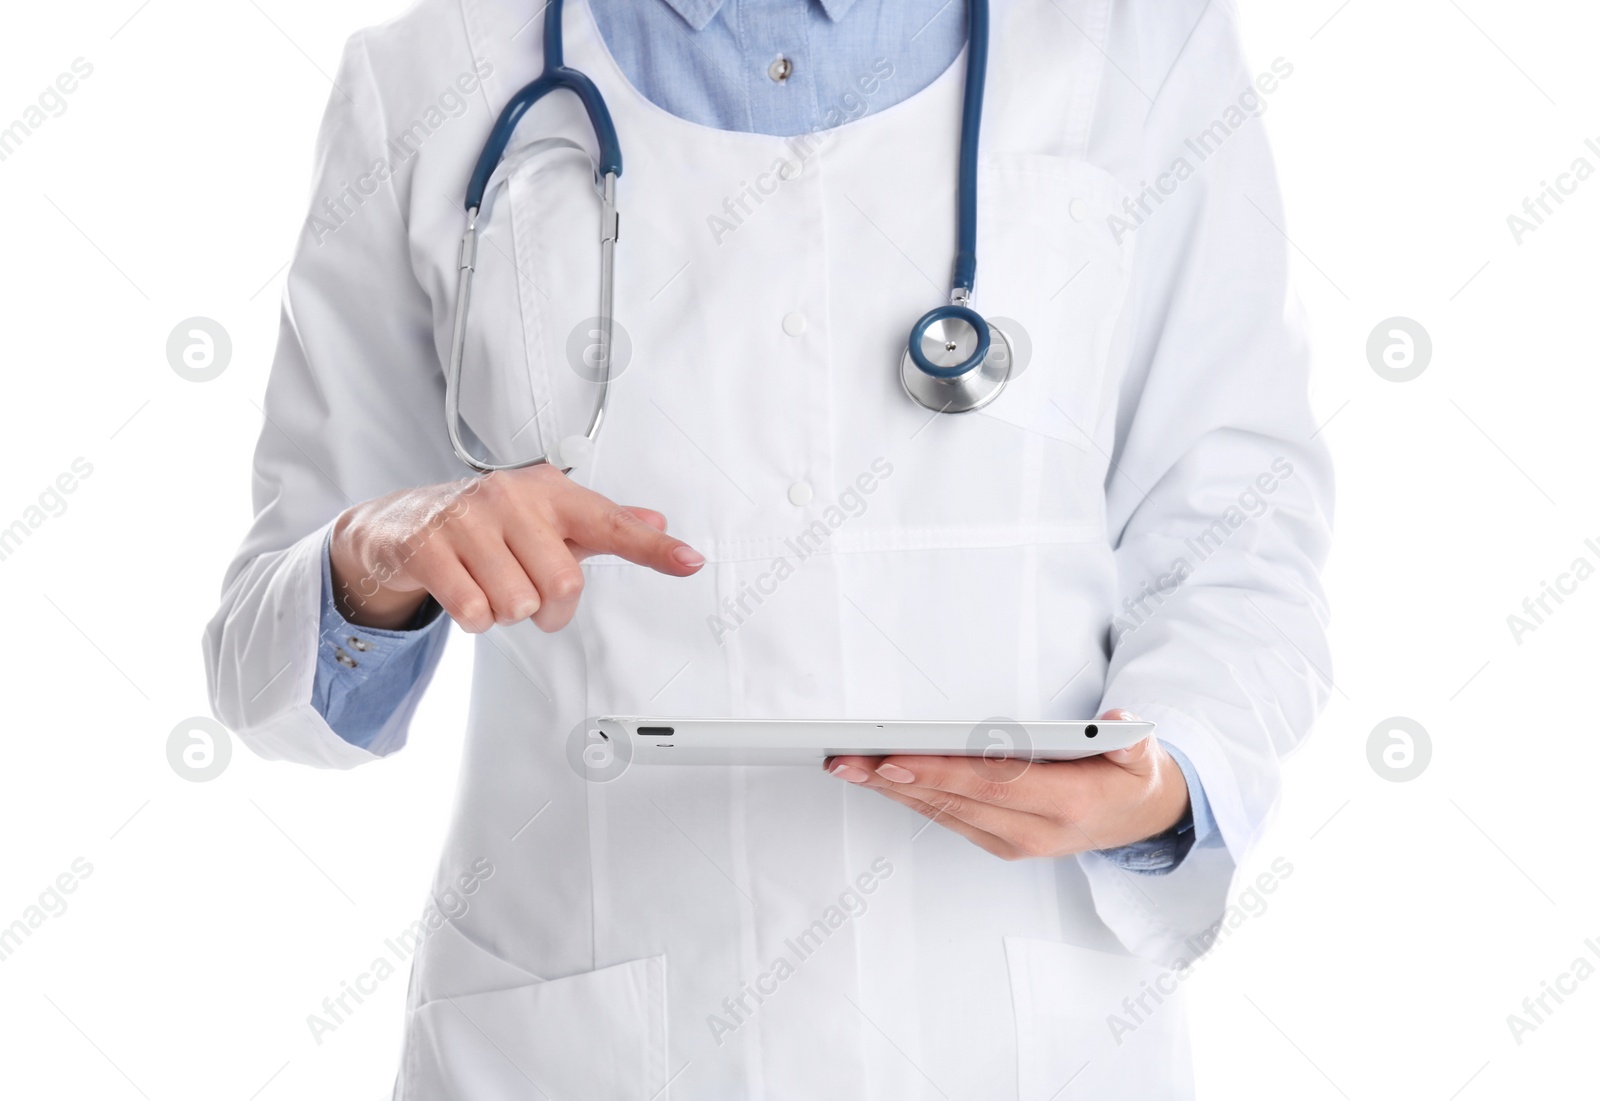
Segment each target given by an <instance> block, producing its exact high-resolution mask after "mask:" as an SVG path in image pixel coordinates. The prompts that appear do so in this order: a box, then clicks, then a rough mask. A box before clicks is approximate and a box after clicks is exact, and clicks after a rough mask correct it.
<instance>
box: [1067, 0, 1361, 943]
mask: <svg viewBox="0 0 1600 1101" xmlns="http://www.w3.org/2000/svg"><path fill="white" fill-rule="evenodd" d="M1280 61H1281V59H1280ZM1258 68H1262V69H1266V71H1270V69H1267V67H1266V66H1258ZM1279 68H1280V70H1281V68H1282V66H1281V65H1280V66H1279ZM1160 75H1161V74H1160V72H1159V71H1156V72H1155V73H1154V76H1153V78H1147V79H1150V81H1151V82H1150V84H1149V87H1151V88H1152V89H1153V88H1154V87H1155V86H1156V85H1155V82H1156V80H1159V79H1160ZM1257 77H1258V73H1257V72H1256V71H1255V70H1254V69H1247V68H1246V66H1245V64H1244V62H1243V60H1242V57H1241V51H1240V49H1239V45H1238V40H1237V29H1236V26H1235V22H1234V12H1233V11H1232V7H1231V5H1226V4H1216V5H1208V6H1207V9H1206V11H1205V12H1204V13H1203V14H1202V15H1201V16H1200V19H1199V22H1198V23H1197V24H1195V32H1194V34H1193V36H1192V37H1191V38H1190V39H1189V40H1188V42H1187V45H1186V46H1185V47H1184V48H1183V52H1182V54H1181V56H1180V57H1179V58H1178V59H1177V61H1176V64H1175V65H1174V66H1173V67H1172V69H1171V74H1170V76H1168V77H1167V78H1166V80H1165V84H1164V85H1163V86H1162V88H1161V92H1160V94H1159V95H1158V96H1157V97H1156V102H1155V103H1154V105H1153V106H1152V107H1151V108H1150V112H1149V115H1148V121H1147V124H1146V128H1145V137H1144V153H1143V155H1142V163H1141V164H1140V165H1138V166H1137V168H1136V171H1137V172H1138V173H1139V175H1137V176H1134V177H1133V181H1132V185H1131V186H1137V185H1138V183H1139V182H1140V181H1150V182H1152V183H1154V182H1155V181H1157V180H1158V177H1159V176H1160V175H1161V174H1162V173H1167V172H1169V171H1171V169H1172V167H1173V166H1174V164H1175V162H1177V161H1178V160H1179V159H1185V160H1186V161H1187V162H1188V164H1189V165H1190V167H1191V168H1192V170H1193V171H1192V174H1191V175H1189V177H1188V178H1186V179H1182V180H1179V181H1178V182H1177V184H1176V189H1175V190H1174V191H1173V193H1172V194H1170V195H1166V196H1162V197H1161V198H1159V199H1157V200H1154V201H1152V202H1151V203H1150V206H1151V209H1152V213H1150V214H1149V216H1148V217H1146V218H1144V219H1143V220H1142V221H1141V222H1140V223H1139V224H1138V225H1137V227H1136V228H1134V229H1132V230H1129V231H1128V232H1132V233H1134V234H1135V237H1136V250H1135V268H1134V292H1133V300H1132V302H1131V303H1130V309H1131V311H1132V312H1131V315H1130V317H1131V322H1132V324H1131V335H1130V337H1129V345H1128V346H1129V360H1128V363H1127V367H1126V371H1125V374H1124V375H1123V377H1122V379H1121V382H1120V387H1121V389H1120V403H1119V407H1118V412H1117V421H1116V433H1115V444H1114V448H1113V451H1112V459H1113V462H1112V466H1111V470H1110V472H1109V474H1108V480H1107V485H1106V504H1107V517H1108V524H1109V531H1110V532H1111V538H1112V540H1113V545H1114V548H1115V556H1116V562H1117V572H1118V581H1119V588H1120V594H1119V606H1118V608H1117V610H1116V611H1117V618H1116V619H1115V620H1114V622H1113V624H1112V627H1111V632H1110V636H1111V645H1112V655H1111V662H1110V667H1109V669H1108V673H1107V682H1106V687H1105V692H1104V697H1103V698H1104V704H1103V706H1105V707H1122V708H1127V709H1129V710H1131V711H1133V712H1135V713H1136V714H1138V715H1140V716H1141V717H1142V718H1146V719H1150V720H1153V721H1154V722H1155V723H1156V724H1157V726H1156V729H1157V733H1158V736H1159V737H1160V738H1161V739H1162V740H1163V741H1165V742H1168V743H1170V744H1172V745H1173V746H1175V747H1177V748H1178V749H1179V750H1180V751H1181V752H1182V753H1183V754H1184V755H1185V756H1186V757H1187V758H1188V760H1189V761H1190V762H1191V763H1192V765H1193V768H1194V770H1195V771H1196V773H1197V774H1198V777H1199V780H1200V782H1201V783H1202V785H1203V786H1204V789H1205V792H1206V795H1207V797H1208V801H1209V803H1210V806H1211V810H1212V812H1213V814H1214V816H1215V820H1216V825H1217V829H1218V831H1219V833H1220V836H1221V840H1222V844H1220V845H1215V846H1207V847H1201V846H1197V847H1196V848H1195V849H1194V850H1192V851H1191V852H1190V853H1189V854H1188V856H1187V857H1186V858H1185V859H1184V861H1183V862H1182V863H1181V864H1180V865H1179V866H1178V867H1176V868H1174V869H1173V870H1172V871H1171V872H1170V873H1169V874H1168V875H1165V876H1162V877H1138V878H1137V879H1135V877H1133V876H1131V875H1129V874H1128V873H1127V872H1125V871H1123V870H1122V869H1119V868H1116V867H1114V866H1113V865H1112V864H1110V863H1109V862H1108V861H1106V860H1104V859H1103V858H1100V857H1098V856H1096V855H1094V854H1088V855H1086V856H1084V857H1082V858H1081V859H1082V863H1083V866H1084V869H1085V872H1086V874H1087V875H1088V878H1089V880H1090V886H1091V889H1092V891H1093V892H1094V896H1095V902H1096V907H1097V909H1098V911H1099V912H1100V914H1101V916H1102V918H1103V919H1104V920H1105V921H1106V923H1107V924H1108V925H1109V926H1110V927H1111V929H1112V930H1113V931H1114V932H1115V933H1116V934H1117V935H1118V937H1119V938H1120V939H1121V940H1122V941H1123V943H1124V944H1125V945H1126V946H1127V947H1128V948H1129V949H1130V950H1131V951H1134V952H1136V953H1137V954H1139V955H1142V956H1146V957H1149V958H1153V959H1157V960H1159V961H1161V962H1163V963H1168V964H1170V963H1172V962H1174V961H1175V960H1181V959H1192V958H1194V957H1195V956H1196V955H1197V954H1198V952H1197V946H1198V945H1200V944H1204V943H1206V939H1207V938H1205V937H1204V932H1205V930H1206V929H1207V928H1208V927H1210V926H1211V925H1212V924H1214V923H1215V922H1216V921H1217V920H1219V919H1220V918H1221V917H1222V914H1223V910H1224V907H1225V905H1226V902H1227V898H1228V894H1229V885H1230V882H1231V879H1232V877H1233V873H1234V870H1235V868H1236V867H1237V866H1238V865H1239V864H1240V863H1241V862H1242V860H1243V858H1244V855H1245V854H1246V853H1247V852H1248V851H1249V850H1250V849H1251V847H1252V845H1253V844H1254V843H1255V841H1256V840H1257V838H1258V837H1259V836H1260V834H1261V833H1262V830H1263V827H1264V826H1265V824H1266V822H1267V820H1268V817H1269V814H1270V812H1271V811H1272V809H1273V807H1274V804H1275V801H1276V799H1277V797H1278V790H1279V786H1280V772H1279V762H1280V760H1281V759H1282V758H1283V756H1284V755H1285V754H1287V753H1288V752H1289V751H1290V750H1292V749H1293V748H1294V747H1295V746H1296V745H1297V744H1298V743H1299V742H1300V741H1301V739H1303V738H1304V737H1306V735H1307V733H1308V732H1309V730H1310V728H1311V726H1312V723H1313V721H1314V719H1315V717H1316V715H1317V713H1318V712H1319V710H1320V709H1321V707H1322V705H1323V704H1324V702H1325V701H1326V697H1327V693H1328V689H1329V686H1330V685H1331V680H1330V676H1331V668H1332V667H1331V663H1330V661H1329V655H1328V646H1327V640H1326V635H1325V627H1326V621H1327V611H1326V606H1325V603H1324V599H1323V594H1322V590H1321V587H1320V584H1319V581H1318V574H1319V571H1320V568H1321V566H1322V563H1323V560H1324V558H1325V556H1326V554H1327V551H1328V545H1329V539H1330V522H1331V515H1332V507H1333V499H1332V498H1333V487H1332V470H1331V464H1330V461H1329V456H1328V453H1327V451H1326V449H1325V448H1324V446H1323V444H1322V442H1321V441H1320V439H1319V438H1317V435H1316V433H1317V425H1316V423H1315V421H1314V420H1313V418H1312V414H1311V410H1310V403H1309V399H1308V393H1307V386H1308V371H1309V356H1308V350H1307V345H1306V341H1305V338H1304V335H1303V332H1302V327H1301V324H1300V322H1299V320H1298V306H1297V303H1296V301H1295V299H1294V297H1293V295H1292V293H1291V291H1290V289H1289V282H1288V255H1289V249H1288V244H1287V241H1286V238H1285V236H1284V232H1283V230H1282V229H1280V228H1279V227H1286V223H1285V220H1284V215H1283V211H1282V204H1281V202H1280V198H1279V193H1278V185H1277V180H1276V172H1275V169H1274V167H1273V164H1272V159H1271V155H1270V153H1269V150H1268V147H1267V142H1266V137H1265V134H1264V131H1263V127H1262V123H1261V121H1260V120H1259V119H1257V118H1253V117H1248V116H1249V114H1250V112H1249V110H1248V105H1249V104H1251V103H1252V102H1256V103H1269V104H1270V97H1269V96H1264V95H1261V94H1260V93H1259V90H1257V95H1256V97H1255V99H1254V100H1252V99H1251V98H1250V97H1249V96H1248V95H1245V93H1246V91H1247V90H1249V89H1252V88H1254V87H1255V82H1256V80H1257ZM1279 79H1281V77H1280V78H1279ZM1279 94H1280V96H1281V95H1282V94H1284V92H1283V90H1282V89H1281V88H1279ZM1242 96H1243V100H1241V97H1242ZM1241 102H1243V103H1244V104H1245V105H1246V107H1245V108H1244V109H1243V114H1242V115H1240V116H1230V115H1228V114H1227V111H1228V108H1229V106H1230V105H1233V106H1234V107H1235V109H1236V110H1239V109H1240V108H1239V105H1240V104H1241ZM1268 109H1269V110H1270V106H1269V108H1268ZM1233 117H1240V118H1242V119H1243V121H1242V122H1241V124H1240V125H1238V126H1237V127H1236V128H1231V129H1227V130H1225V131H1215V130H1213V131H1212V133H1213V134H1217V133H1225V134H1226V136H1225V137H1224V138H1223V139H1222V140H1221V142H1220V144H1217V145H1216V146H1215V147H1214V148H1213V149H1212V151H1211V152H1210V153H1209V155H1208V156H1206V157H1204V158H1203V159H1202V158H1201V157H1200V156H1198V155H1197V153H1196V152H1195V149H1194V147H1193V146H1192V145H1190V144H1188V143H1187V142H1186V139H1188V138H1193V137H1195V136H1197V135H1200V134H1202V133H1204V132H1206V131H1207V129H1208V127H1211V126H1212V125H1213V123H1215V122H1217V121H1218V120H1219V119H1220V120H1229V119H1231V118H1233ZM1169 179H1170V177H1169ZM1289 232H1291V233H1292V232H1293V231H1292V230H1290V231H1289Z"/></svg>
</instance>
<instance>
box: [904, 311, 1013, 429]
mask: <svg viewBox="0 0 1600 1101" xmlns="http://www.w3.org/2000/svg"><path fill="white" fill-rule="evenodd" d="M1013 359H1014V357H1013V354H1012V349H1011V339H1010V338H1009V337H1008V336H1006V334H1005V333H1004V332H1002V331H1001V330H1000V329H999V328H998V327H996V326H994V325H991V324H989V323H988V322H987V321H985V320H984V319H983V317H982V316H981V315H979V314H978V312H977V311H976V310H972V309H969V308H968V307H966V306H963V305H950V306H941V307H939V308H938V309H936V310H930V311H929V312H928V313H926V314H924V315H923V316H922V318H921V319H920V320H919V321H918V322H917V323H916V325H915V326H914V327H913V328H912V330H911V339H910V341H909V342H907V344H906V350H905V353H904V354H903V355H901V357H900V384H901V385H902V386H903V387H905V391H906V393H907V394H909V395H910V396H911V400H912V401H914V402H916V403H917V404H918V405H920V406H922V407H923V408H924V409H931V410H933V411H934V412H935V413H970V412H972V411H973V410H974V409H982V408H983V407H984V406H985V405H988V404H989V403H990V402H991V401H993V400H994V399H995V398H997V397H999V396H1000V391H1001V390H1003V389H1005V385H1006V380H1007V379H1008V378H1010V377H1011V364H1012V362H1013Z"/></svg>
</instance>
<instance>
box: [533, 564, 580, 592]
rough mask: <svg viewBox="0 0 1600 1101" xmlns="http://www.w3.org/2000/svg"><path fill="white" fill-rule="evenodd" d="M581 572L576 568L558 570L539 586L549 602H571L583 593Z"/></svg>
mask: <svg viewBox="0 0 1600 1101" xmlns="http://www.w3.org/2000/svg"><path fill="white" fill-rule="evenodd" d="M583 584H584V578H583V571H582V570H581V569H579V568H578V567H576V566H573V567H571V568H568V569H563V570H558V571H557V572H556V573H554V574H552V575H551V576H550V577H549V578H548V579H547V580H546V581H545V582H544V584H543V585H542V586H541V588H542V589H543V591H544V595H545V596H546V597H547V598H548V599H550V600H572V599H574V598H575V597H577V596H578V594H579V593H581V592H583Z"/></svg>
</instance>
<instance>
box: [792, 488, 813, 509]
mask: <svg viewBox="0 0 1600 1101" xmlns="http://www.w3.org/2000/svg"><path fill="white" fill-rule="evenodd" d="M789 503H790V504H791V505H794V506H795V507H796V508H803V507H804V506H806V505H809V504H810V503H811V483H810V482H796V483H795V484H794V485H792V486H790V487H789Z"/></svg>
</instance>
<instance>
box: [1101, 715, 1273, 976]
mask: <svg viewBox="0 0 1600 1101" xmlns="http://www.w3.org/2000/svg"><path fill="white" fill-rule="evenodd" d="M1104 706H1105V707H1113V706H1115V707H1120V708H1126V709H1127V710H1129V711H1132V712H1133V713H1134V714H1136V715H1138V716H1139V717H1140V718H1142V719H1147V720H1149V721H1151V722H1154V723H1155V724H1156V732H1157V734H1158V735H1159V740H1160V741H1161V743H1162V744H1163V745H1164V746H1166V747H1167V748H1168V751H1169V752H1172V753H1173V759H1174V760H1176V761H1179V767H1180V769H1181V768H1183V765H1184V764H1185V763H1186V764H1188V766H1189V767H1188V769H1184V777H1185V780H1190V772H1191V770H1192V773H1193V780H1192V782H1191V783H1192V786H1191V788H1190V790H1191V800H1192V801H1193V794H1192V793H1193V792H1194V791H1195V789H1196V788H1198V790H1199V792H1200V793H1201V795H1202V797H1203V800H1204V802H1203V803H1199V802H1196V803H1195V807H1196V808H1197V817H1196V829H1197V830H1198V829H1199V827H1200V815H1201V814H1203V815H1204V817H1205V819H1206V828H1207V830H1208V831H1209V832H1208V833H1207V835H1206V840H1205V844H1200V843H1199V841H1200V838H1199V836H1198V834H1197V836H1196V843H1195V844H1193V845H1192V846H1191V847H1190V849H1189V851H1188V853H1187V855H1185V856H1184V857H1183V859H1182V860H1181V861H1178V862H1177V863H1176V864H1174V865H1173V866H1172V867H1171V868H1170V869H1169V870H1167V871H1166V872H1165V873H1163V874H1159V875H1140V874H1137V873H1136V872H1134V871H1130V870H1128V869H1126V868H1123V867H1121V866H1119V865H1118V864H1117V863H1116V862H1115V861H1113V860H1111V859H1108V858H1107V857H1106V856H1105V855H1104V854H1102V853H1094V852H1089V853H1083V854H1081V855H1080V856H1079V857H1078V861H1079V864H1080V866H1081V867H1082V868H1083V871H1084V875H1085V877H1086V878H1087V879H1088V881H1089V889H1090V892H1091V894H1092V895H1093V897H1094V901H1095V910H1096V912H1098V913H1099V915H1100V918H1101V920H1102V921H1104V922H1105V924H1106V926H1107V927H1108V928H1109V929H1110V930H1111V931H1112V933H1114V934H1115V935H1116V937H1117V939H1118V940H1119V941H1121V942H1122V944H1123V946H1124V947H1126V948H1127V949H1128V950H1129V951H1130V952H1132V953H1134V954H1135V955H1137V956H1140V957H1142V958H1144V959H1149V960H1153V961H1156V962H1159V963H1162V964H1165V965H1168V966H1172V965H1175V964H1177V963H1180V962H1192V961H1193V960H1194V959H1197V958H1198V957H1199V955H1200V954H1201V953H1203V951H1204V946H1205V944H1206V943H1207V941H1206V940H1205V937H1204V933H1205V930H1206V929H1208V928H1209V927H1210V926H1211V925H1212V924H1213V923H1214V922H1215V921H1216V919H1217V917H1218V916H1219V915H1220V914H1221V913H1222V912H1223V909H1224V907H1225V906H1226V904H1227V891H1228V887H1229V885H1230V884H1231V882H1232V880H1233V874H1234V871H1235V870H1236V868H1237V867H1238V859H1239V854H1241V853H1242V852H1243V850H1244V849H1245V848H1246V847H1247V845H1248V843H1249V841H1250V840H1251V837H1252V835H1253V833H1254V832H1255V828H1256V827H1255V826H1254V825H1253V824H1251V823H1249V822H1248V820H1247V818H1246V816H1245V813H1244V809H1243V808H1244V802H1243V799H1242V798H1241V796H1240V793H1239V789H1238V784H1237V782H1236V780H1235V778H1234V776H1233V772H1232V769H1231V768H1230V767H1229V766H1228V763H1227V759H1226V757H1225V756H1224V754H1223V751H1222V748H1221V746H1220V744H1219V742H1218V740H1217V738H1216V736H1215V735H1214V734H1213V733H1212V732H1211V731H1210V730H1209V729H1207V728H1206V727H1205V726H1204V725H1203V724H1201V723H1199V722H1196V721H1195V720H1193V719H1191V718H1189V716H1187V715H1185V714H1183V713H1181V712H1179V711H1176V710H1174V709H1172V708H1170V707H1168V706H1166V705H1164V704H1159V703H1156V702H1155V701H1153V700H1149V699H1132V700H1124V699H1122V698H1121V697H1118V698H1117V699H1115V700H1107V701H1106V702H1105V704H1104Z"/></svg>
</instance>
